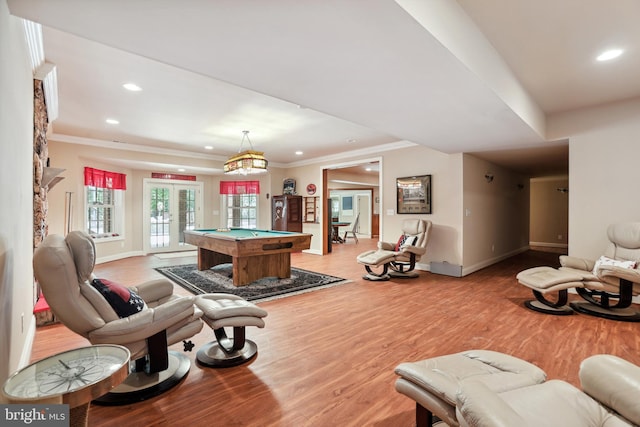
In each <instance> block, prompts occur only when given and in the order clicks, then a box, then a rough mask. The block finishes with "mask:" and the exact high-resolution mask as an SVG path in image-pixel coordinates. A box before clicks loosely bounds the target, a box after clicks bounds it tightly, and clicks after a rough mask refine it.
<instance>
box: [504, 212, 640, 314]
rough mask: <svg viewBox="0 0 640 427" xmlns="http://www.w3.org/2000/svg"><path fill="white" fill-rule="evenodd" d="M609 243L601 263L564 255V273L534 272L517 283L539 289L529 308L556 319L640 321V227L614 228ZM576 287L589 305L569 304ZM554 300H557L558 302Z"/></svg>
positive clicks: (544, 269) (523, 273)
mask: <svg viewBox="0 0 640 427" xmlns="http://www.w3.org/2000/svg"><path fill="white" fill-rule="evenodd" d="M607 237H608V238H609V244H608V246H607V248H606V249H605V251H604V253H603V255H602V256H601V257H600V258H599V259H598V260H590V259H584V258H577V257H571V256H566V255H563V256H561V257H560V265H561V267H560V269H558V270H556V269H554V268H551V267H534V268H530V269H527V270H524V271H521V272H520V273H518V275H517V276H516V278H517V279H518V282H519V283H520V284H523V285H525V286H527V287H529V288H531V289H532V290H533V294H534V296H535V297H536V301H529V302H527V303H526V305H527V307H528V308H530V309H532V310H536V311H540V312H544V313H550V314H571V313H573V311H577V312H579V313H584V314H590V315H594V316H599V317H604V318H607V319H613V320H624V321H630V322H638V321H640V312H639V311H638V310H637V309H636V308H634V307H633V306H632V303H633V297H634V296H636V295H639V294H640V269H639V267H640V265H639V262H638V261H640V222H624V223H618V224H612V225H610V226H609V227H608V228H607ZM571 288H575V290H576V292H577V293H578V295H580V296H581V297H582V298H583V299H584V300H585V301H581V302H572V303H570V304H569V305H567V302H568V295H567V292H568V289H571ZM551 295H556V297H555V299H552V297H551Z"/></svg>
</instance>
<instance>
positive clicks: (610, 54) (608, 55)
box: [596, 49, 624, 61]
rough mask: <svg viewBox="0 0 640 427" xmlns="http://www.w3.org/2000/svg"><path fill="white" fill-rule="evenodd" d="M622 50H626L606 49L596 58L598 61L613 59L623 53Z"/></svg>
mask: <svg viewBox="0 0 640 427" xmlns="http://www.w3.org/2000/svg"><path fill="white" fill-rule="evenodd" d="M622 52H624V51H623V50H622V49H609V50H605V51H604V52H602V53H601V54H600V55H598V57H597V58H596V59H597V60H598V61H609V60H611V59H614V58H617V57H618V56H620V55H622Z"/></svg>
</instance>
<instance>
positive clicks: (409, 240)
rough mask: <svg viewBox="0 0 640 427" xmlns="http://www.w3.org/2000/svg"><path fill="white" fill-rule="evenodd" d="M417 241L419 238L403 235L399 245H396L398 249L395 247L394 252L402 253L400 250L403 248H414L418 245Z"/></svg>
mask: <svg viewBox="0 0 640 427" xmlns="http://www.w3.org/2000/svg"><path fill="white" fill-rule="evenodd" d="M416 240H418V237H417V236H408V235H406V234H403V235H402V236H400V238H399V239H398V243H396V247H395V249H394V250H395V251H396V252H400V250H401V249H402V247H403V246H413V245H415V244H416Z"/></svg>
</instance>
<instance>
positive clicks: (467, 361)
mask: <svg viewBox="0 0 640 427" xmlns="http://www.w3.org/2000/svg"><path fill="white" fill-rule="evenodd" d="M395 373H396V374H397V375H399V376H400V378H398V379H397V380H396V384H395V387H396V390H397V391H398V392H400V393H402V394H404V395H406V396H407V397H410V398H411V399H413V400H415V401H416V425H417V426H418V427H426V426H431V425H432V423H433V416H434V415H435V416H437V417H438V418H440V419H441V420H442V421H444V422H445V423H447V424H448V425H450V426H458V425H459V423H458V420H457V418H456V394H457V392H458V390H459V388H460V383H461V382H462V381H463V380H467V379H471V378H472V379H474V380H476V381H479V382H482V383H483V384H485V385H486V386H487V387H488V388H489V389H491V390H494V391H496V392H503V391H507V390H514V389H517V388H521V387H526V386H530V385H534V384H540V383H542V382H544V381H545V380H546V377H547V375H546V373H545V372H544V371H543V370H542V369H540V368H538V367H537V366H535V365H533V364H531V363H529V362H526V361H524V360H522V359H518V358H517V357H513V356H509V355H507V354H504V353H498V352H495V351H491V350H468V351H463V352H461V353H456V354H449V355H444V356H438V357H433V358H430V359H425V360H420V361H417V362H404V363H401V364H399V365H398V366H397V367H396V369H395Z"/></svg>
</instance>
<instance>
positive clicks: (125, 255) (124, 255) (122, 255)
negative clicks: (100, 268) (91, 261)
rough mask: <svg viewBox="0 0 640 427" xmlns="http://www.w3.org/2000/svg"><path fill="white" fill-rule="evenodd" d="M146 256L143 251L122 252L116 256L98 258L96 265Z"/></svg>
mask: <svg viewBox="0 0 640 427" xmlns="http://www.w3.org/2000/svg"><path fill="white" fill-rule="evenodd" d="M144 255H146V254H145V253H144V252H142V251H133V252H122V253H119V254H115V255H109V256H105V257H100V258H96V264H102V263H105V262H111V261H117V260H119V259H124V258H130V257H133V256H144Z"/></svg>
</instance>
